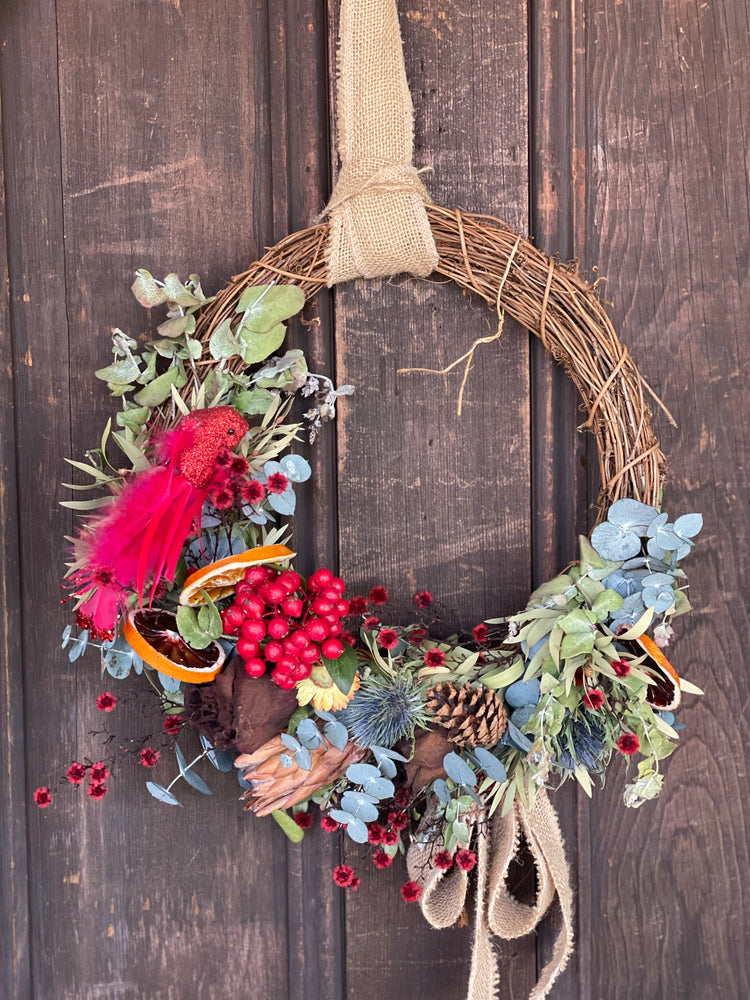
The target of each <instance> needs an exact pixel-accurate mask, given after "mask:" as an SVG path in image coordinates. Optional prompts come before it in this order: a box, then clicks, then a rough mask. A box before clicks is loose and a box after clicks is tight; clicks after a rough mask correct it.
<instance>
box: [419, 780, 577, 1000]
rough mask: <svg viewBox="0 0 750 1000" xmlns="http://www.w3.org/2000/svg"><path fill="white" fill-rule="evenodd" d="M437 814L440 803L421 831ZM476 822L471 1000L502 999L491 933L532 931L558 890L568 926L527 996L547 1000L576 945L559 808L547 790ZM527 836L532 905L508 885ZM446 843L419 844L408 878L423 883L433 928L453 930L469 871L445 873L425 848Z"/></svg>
mask: <svg viewBox="0 0 750 1000" xmlns="http://www.w3.org/2000/svg"><path fill="white" fill-rule="evenodd" d="M434 817H435V810H434V808H431V809H428V810H427V812H426V813H425V816H424V818H423V820H422V823H421V824H420V832H422V833H424V834H426V835H427V834H429V830H430V827H431V825H432V824H433V823H434ZM470 822H471V820H470ZM473 827H474V829H473V831H472V833H473V838H474V840H475V841H476V847H477V855H478V863H477V867H476V917H475V925H474V943H473V948H472V956H471V974H470V977H469V990H468V1000H497V997H498V993H497V989H498V969H497V959H496V957H495V952H494V948H493V943H492V936H491V935H492V934H496V935H497V936H498V937H500V938H504V939H506V940H509V939H511V938H517V937H522V936H523V935H524V934H528V933H529V932H530V931H533V930H534V928H535V927H536V926H537V924H538V923H539V921H540V920H541V919H542V917H543V916H544V914H545V913H546V912H547V910H548V909H549V906H550V904H551V903H552V900H553V899H554V897H555V894H557V896H558V898H559V900H560V908H561V911H562V917H563V924H562V928H561V930H560V933H559V935H558V938H557V941H556V942H555V946H554V949H553V954H552V958H551V959H550V961H549V962H548V964H547V965H546V966H545V967H544V969H542V973H541V975H540V977H539V981H538V982H537V984H536V986H535V987H534V989H533V990H532V991H531V994H530V996H529V1000H544V997H546V996H547V994H548V993H549V991H550V989H551V988H552V984H553V983H554V981H555V979H556V978H557V976H558V975H559V974H560V973H561V972H562V970H563V969H564V968H565V966H566V964H567V962H568V959H569V957H570V955H571V952H572V950H573V893H572V890H571V887H570V877H569V873H568V864H567V861H566V859H565V848H564V845H563V840H562V834H561V833H560V826H559V824H558V821H557V816H556V814H555V810H554V809H553V807H552V805H551V803H550V801H549V799H548V797H547V794H546V792H544V791H543V790H542V791H540V792H539V794H538V795H537V797H536V801H535V803H534V806H533V808H532V809H530V810H527V809H525V808H524V806H523V805H521V803H520V802H518V801H516V802H515V803H514V805H513V808H512V809H511V810H510V811H509V812H508V814H507V815H506V816H499V815H497V814H496V815H495V816H494V817H493V819H492V820H484V819H482V817H480V816H475V817H474V821H473ZM521 834H523V836H524V837H525V839H526V843H527V844H528V847H529V850H530V852H531V855H532V858H533V860H534V865H535V867H536V870H537V882H538V889H537V895H536V899H535V901H534V904H533V905H532V906H528V905H526V904H524V903H521V902H519V901H518V900H517V899H516V898H515V897H514V896H513V895H512V894H511V893H510V891H509V890H508V886H507V882H506V880H507V877H508V870H509V868H510V864H511V862H512V860H513V858H514V857H515V856H516V853H517V852H518V847H519V841H520V838H521ZM441 847H442V844H438V845H435V844H434V841H433V843H432V844H431V845H430V847H429V848H425V847H422V848H420V846H419V843H418V842H415V843H414V844H412V846H411V847H410V848H409V852H408V855H407V859H406V861H407V867H408V869H409V874H410V876H411V877H412V878H413V879H414V881H415V882H418V883H419V885H421V887H422V895H421V897H420V899H421V906H422V913H423V914H424V916H425V918H426V919H427V920H428V921H429V923H430V924H432V926H433V927H450V926H451V925H452V924H454V923H456V921H457V920H458V919H459V918H460V917H461V914H462V913H463V910H464V905H465V902H466V893H467V889H468V882H469V876H468V875H467V873H466V872H463V871H460V870H459V869H458V868H457V867H456V866H455V865H454V866H453V867H452V868H451V869H449V870H448V872H444V871H441V870H440V869H438V868H435V867H433V866H432V865H431V864H430V863H429V858H426V857H425V852H426V851H429V852H430V855H431V856H432V855H433V852H434V851H435V850H439V849H440V848H441Z"/></svg>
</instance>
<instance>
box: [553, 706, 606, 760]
mask: <svg viewBox="0 0 750 1000" xmlns="http://www.w3.org/2000/svg"><path fill="white" fill-rule="evenodd" d="M559 744H560V747H561V750H562V752H561V753H560V758H559V760H558V762H557V763H558V765H559V766H560V767H562V768H565V769H567V770H570V771H572V770H574V769H575V768H576V766H577V765H579V764H580V766H581V767H583V768H585V769H586V770H587V771H597V770H599V769H601V766H602V763H603V762H602V757H603V756H604V753H605V747H606V731H605V729H604V726H602V725H601V724H600V723H599V722H597V721H596V720H595V719H588V718H586V717H584V716H578V715H567V716H566V718H565V721H564V722H563V727H562V731H561V733H560V736H559Z"/></svg>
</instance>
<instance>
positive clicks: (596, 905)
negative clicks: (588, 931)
mask: <svg viewBox="0 0 750 1000" xmlns="http://www.w3.org/2000/svg"><path fill="white" fill-rule="evenodd" d="M584 7H585V17H586V24H587V30H586V77H585V79H586V83H587V90H586V101H587V116H586V125H587V146H586V150H587V173H588V177H589V184H588V192H589V193H588V197H587V207H588V218H587V225H586V231H587V235H588V245H587V247H586V248H585V259H586V261H587V262H593V261H596V260H598V263H599V265H600V268H601V273H602V274H604V275H607V278H608V281H607V285H606V289H607V292H606V294H607V297H608V298H611V300H612V301H613V303H614V316H615V319H616V323H617V325H618V326H619V329H620V330H621V331H622V334H623V337H624V338H625V340H626V342H627V344H628V346H629V347H630V348H631V350H632V352H633V354H634V356H635V357H636V358H637V359H638V362H639V364H640V367H641V370H642V371H643V373H644V375H645V376H646V377H647V378H649V379H650V380H651V381H652V383H653V384H654V386H655V388H656V389H657V390H658V391H659V392H660V393H661V395H662V397H663V399H664V401H665V403H666V404H667V405H668V406H669V408H670V409H671V410H672V412H673V413H674V416H675V418H676V420H677V423H678V425H679V428H678V429H677V430H676V431H674V430H672V429H671V428H670V427H669V425H668V424H667V422H666V420H660V421H659V427H660V430H661V433H662V440H663V442H664V445H665V450H666V452H667V454H668V456H669V458H670V464H671V468H672V474H671V477H670V481H669V483H668V485H667V488H666V490H665V501H664V502H665V508H666V509H667V510H675V512H677V511H679V512H680V513H682V512H686V511H689V510H700V511H703V513H704V516H705V529H704V533H703V534H702V535H701V536H700V539H699V545H698V546H697V550H696V555H695V556H694V558H692V559H691V560H690V562H689V565H687V566H686V569H687V570H688V573H689V576H690V579H691V581H692V583H691V587H690V597H691V599H692V600H693V602H694V604H695V606H696V608H697V609H698V610H697V612H696V614H695V615H693V616H691V618H690V619H689V620H688V621H685V622H684V623H683V621H682V620H681V621H679V623H678V627H677V632H678V638H677V641H676V643H675V648H674V660H673V662H675V663H676V664H677V666H678V669H680V670H681V671H682V672H684V673H685V674H686V675H687V676H688V677H690V678H691V679H692V680H694V681H695V682H696V683H698V684H699V685H701V686H702V687H704V688H705V691H706V697H705V698H703V699H700V700H697V699H695V698H692V697H691V698H687V699H686V706H685V708H684V711H683V712H682V714H681V718H682V719H683V720H684V721H685V722H686V723H687V730H686V732H685V734H684V737H683V746H682V747H681V749H680V750H679V752H678V753H676V754H675V756H674V757H673V758H672V760H671V761H670V762H669V763H668V764H667V771H668V779H667V781H666V783H665V790H664V793H663V796H662V797H661V799H660V800H659V801H658V802H657V803H654V804H649V805H647V806H644V807H643V808H642V809H641V810H640V811H639V812H638V813H637V814H632V813H625V814H624V815H623V813H622V811H621V805H620V787H621V785H620V782H619V780H617V779H618V776H617V775H613V777H612V779H610V780H609V781H608V783H607V789H606V791H605V793H604V794H603V795H598V796H597V797H596V799H595V800H594V802H593V804H592V808H591V809H590V811H589V812H588V822H589V826H590V831H591V845H592V850H591V893H592V896H591V910H592V913H594V914H597V915H598V921H597V932H596V933H595V934H594V935H593V936H592V939H591V950H592V959H591V961H592V972H591V984H592V985H591V992H590V993H589V994H587V995H589V996H592V997H598V996H599V995H600V992H601V987H600V986H599V987H598V984H601V983H603V982H606V981H607V980H609V981H610V982H616V983H617V996H618V998H621V1000H630V998H632V1000H636V998H639V1000H641V998H645V1000H660V998H663V997H670V998H693V997H696V996H700V995H706V996H711V997H716V998H722V1000H730V998H735V997H742V996H747V995H748V994H750V972H749V970H748V964H747V958H746V954H747V952H746V948H747V939H748V912H747V905H748V904H747V899H746V898H745V896H744V894H743V889H742V887H743V884H746V882H747V871H748V837H747V829H748V818H749V817H748V799H747V794H746V783H747V778H746V774H747V721H746V719H745V718H744V711H745V706H746V705H747V700H748V672H747V666H746V659H747V657H746V655H745V651H744V645H745V643H744V636H745V635H746V634H747V629H748V615H747V602H746V601H745V600H744V598H743V596H742V595H743V594H744V592H745V589H746V585H745V582H744V581H745V577H746V573H747V567H748V565H750V559H749V557H750V552H749V551H748V542H749V540H748V531H747V526H748V519H747V498H748V486H749V485H750V484H749V483H748V470H747V447H748V438H747V426H748V416H749V415H750V411H749V410H748V404H749V403H750V396H749V395H748V381H747V368H746V364H747V361H746V356H745V351H744V342H745V334H746V327H747V321H746V317H747V313H748V308H749V307H750V284H749V283H748V280H747V278H748V259H749V256H750V237H749V235H748V231H749V228H750V227H749V225H748V223H749V220H750V214H749V211H748V192H747V187H746V181H747V174H746V162H745V150H746V149H747V137H748V134H749V133H750V105H749V104H748V101H747V87H746V85H745V81H746V80H747V75H748V69H749V68H750V67H749V65H748V60H749V58H750V44H749V43H750V32H749V30H748V10H747V7H746V5H745V4H744V3H698V4H683V3H664V4H654V5H639V6H638V8H637V11H636V9H635V8H634V7H633V6H632V5H631V4H622V5H616V4H614V5H613V4H610V3H604V2H598V0H596V2H589V3H586V4H585V5H584Z"/></svg>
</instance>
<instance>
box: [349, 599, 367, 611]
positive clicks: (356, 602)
mask: <svg viewBox="0 0 750 1000" xmlns="http://www.w3.org/2000/svg"><path fill="white" fill-rule="evenodd" d="M365 611H367V598H366V597H352V599H351V600H350V601H349V614H350V615H363V614H364V613H365Z"/></svg>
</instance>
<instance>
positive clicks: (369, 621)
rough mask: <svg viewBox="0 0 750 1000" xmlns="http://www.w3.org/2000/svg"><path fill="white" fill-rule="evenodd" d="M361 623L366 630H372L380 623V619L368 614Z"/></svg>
mask: <svg viewBox="0 0 750 1000" xmlns="http://www.w3.org/2000/svg"><path fill="white" fill-rule="evenodd" d="M363 624H364V627H365V628H366V629H367V631H368V632H372V631H373V630H374V629H376V628H377V627H378V625H380V619H379V618H376V617H375V615H370V617H369V618H365V620H364V622H363Z"/></svg>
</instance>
